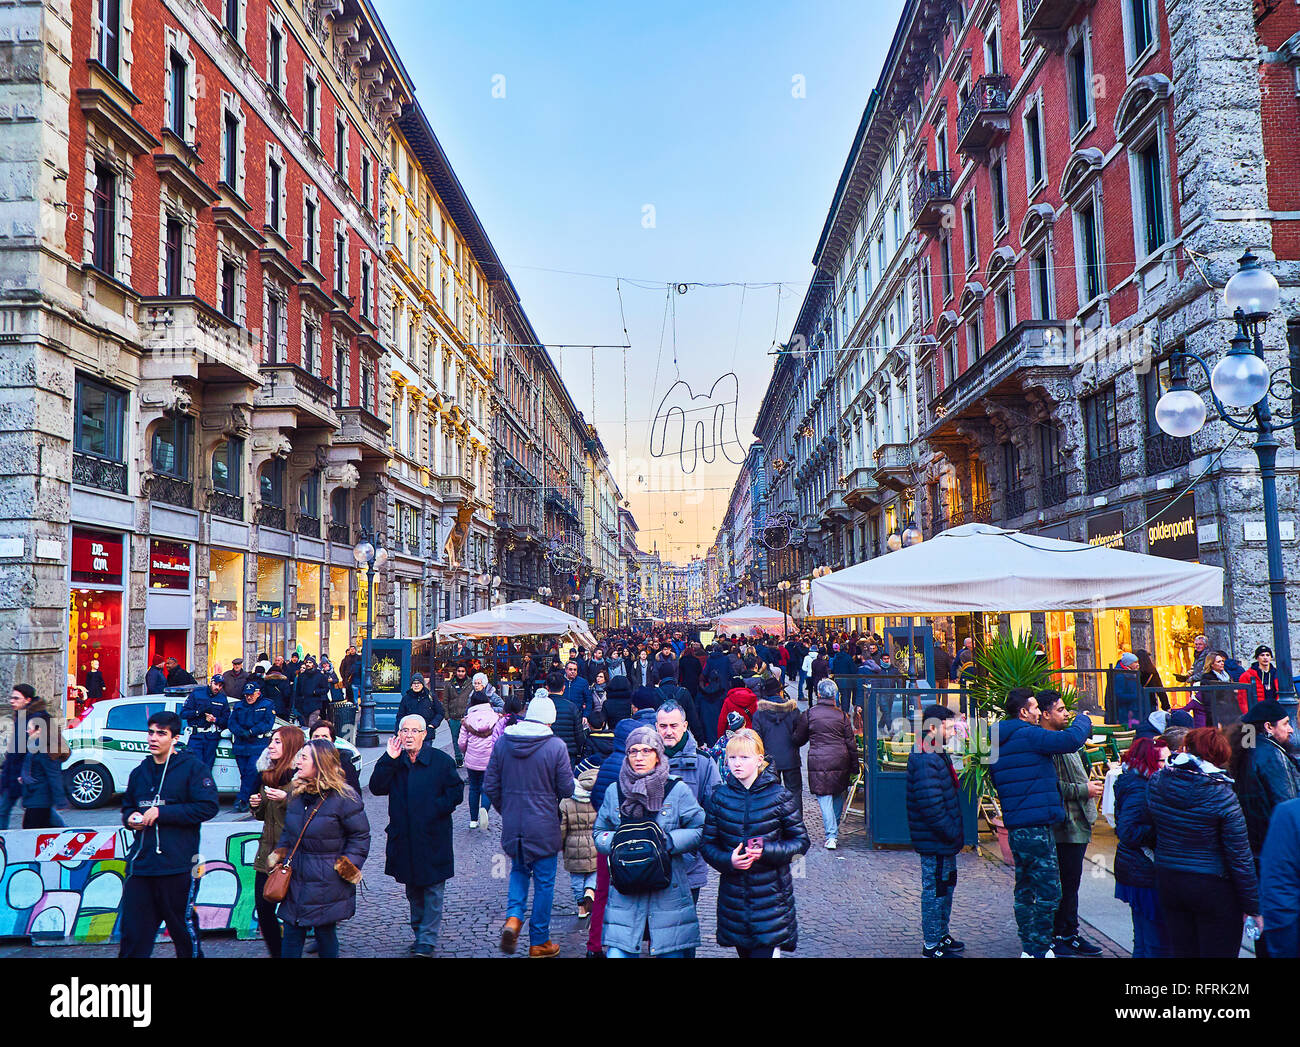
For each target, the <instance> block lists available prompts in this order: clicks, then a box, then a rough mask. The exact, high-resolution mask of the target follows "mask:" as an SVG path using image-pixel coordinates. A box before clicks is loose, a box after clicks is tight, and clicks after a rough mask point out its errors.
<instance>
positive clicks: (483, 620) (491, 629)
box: [437, 600, 596, 647]
mask: <svg viewBox="0 0 1300 1047" xmlns="http://www.w3.org/2000/svg"><path fill="white" fill-rule="evenodd" d="M483 636H570V637H572V638H573V639H574V640H576V641H577V642H578V643H579V644H581V645H583V646H585V647H595V646H596V637H595V636H593V635H592V633H591V629H590V628H589V627H588V625H587V623H586V622H584V621H583V620H582V619H581V618H577V617H575V616H574V615H571V614H569V613H567V612H566V611H561V610H560V609H559V608H557V607H551V606H550V605H548V604H544V603H539V602H538V601H536V600H511V601H510V602H509V603H503V604H498V605H497V606H496V607H491V608H489V609H487V610H486V611H476V612H474V613H473V614H467V615H464V616H462V617H460V618H450V619H448V620H447V621H445V622H443V623H442V624H441V625H439V626H438V630H437V637H438V639H439V640H447V639H453V638H459V637H470V638H478V637H483Z"/></svg>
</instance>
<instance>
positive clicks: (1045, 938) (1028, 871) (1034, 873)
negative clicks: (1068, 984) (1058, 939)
mask: <svg viewBox="0 0 1300 1047" xmlns="http://www.w3.org/2000/svg"><path fill="white" fill-rule="evenodd" d="M1007 843H1008V844H1009V845H1010V846H1011V855H1012V857H1013V858H1014V859H1015V862H1016V887H1015V893H1014V899H1015V901H1014V903H1013V905H1012V908H1013V909H1014V910H1015V914H1016V928H1017V929H1018V930H1019V932H1020V944H1021V948H1023V949H1024V951H1025V952H1027V953H1029V955H1030V956H1042V955H1044V954H1045V953H1046V952H1047V951H1048V950H1049V949H1051V947H1052V921H1053V920H1054V919H1055V918H1056V907H1057V906H1058V905H1059V904H1060V902H1061V872H1060V869H1059V868H1058V867H1057V864H1056V836H1055V835H1054V833H1053V832H1052V827H1051V826H1050V825H1025V826H1021V827H1020V828H1018V829H1010V830H1008V832H1007Z"/></svg>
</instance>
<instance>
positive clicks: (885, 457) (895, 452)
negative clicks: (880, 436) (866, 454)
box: [875, 443, 916, 491]
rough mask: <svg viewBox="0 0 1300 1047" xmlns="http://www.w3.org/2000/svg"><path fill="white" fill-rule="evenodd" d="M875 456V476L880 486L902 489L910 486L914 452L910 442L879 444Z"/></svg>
mask: <svg viewBox="0 0 1300 1047" xmlns="http://www.w3.org/2000/svg"><path fill="white" fill-rule="evenodd" d="M875 458H876V469H875V477H876V481H877V482H878V483H879V484H880V485H881V486H882V487H892V488H893V489H894V490H896V491H903V490H906V489H907V488H909V487H911V486H912V484H913V482H914V478H913V466H914V465H915V463H916V452H915V450H914V449H913V447H912V445H911V444H898V443H888V444H881V445H880V446H879V447H878V448H876V454H875Z"/></svg>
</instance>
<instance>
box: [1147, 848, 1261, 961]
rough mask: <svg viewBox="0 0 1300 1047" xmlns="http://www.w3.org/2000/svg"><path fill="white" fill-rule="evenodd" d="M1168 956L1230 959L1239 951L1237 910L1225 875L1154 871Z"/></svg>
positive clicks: (1239, 910) (1238, 914)
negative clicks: (1163, 915) (1167, 941)
mask: <svg viewBox="0 0 1300 1047" xmlns="http://www.w3.org/2000/svg"><path fill="white" fill-rule="evenodd" d="M1156 886H1157V887H1158V888H1159V890H1160V908H1161V909H1162V910H1163V911H1164V914H1165V929H1166V931H1167V932H1168V940H1169V954H1170V955H1171V956H1174V957H1177V958H1179V959H1182V958H1185V957H1194V958H1207V959H1208V958H1224V959H1234V958H1235V957H1236V956H1237V954H1238V953H1239V952H1240V951H1241V930H1242V925H1241V908H1240V906H1238V905H1237V892H1236V889H1235V888H1234V887H1233V884H1232V881H1231V880H1230V879H1228V877H1226V876H1211V875H1208V874H1206V873H1186V872H1166V871H1165V870H1163V869H1159V868H1157V869H1156Z"/></svg>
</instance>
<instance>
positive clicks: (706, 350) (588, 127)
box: [376, 0, 902, 560]
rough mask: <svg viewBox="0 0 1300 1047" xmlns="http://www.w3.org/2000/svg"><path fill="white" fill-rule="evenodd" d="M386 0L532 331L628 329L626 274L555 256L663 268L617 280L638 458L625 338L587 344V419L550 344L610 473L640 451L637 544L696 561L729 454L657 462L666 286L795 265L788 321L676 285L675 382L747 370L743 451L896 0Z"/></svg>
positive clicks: (729, 293)
mask: <svg viewBox="0 0 1300 1047" xmlns="http://www.w3.org/2000/svg"><path fill="white" fill-rule="evenodd" d="M376 3H377V6H378V10H379V13H380V16H381V17H382V18H383V19H384V23H385V25H386V27H387V29H388V32H389V36H390V37H391V38H392V39H393V41H394V42H395V44H396V45H397V47H398V49H399V52H400V54H401V56H402V60H403V62H404V63H405V65H406V68H407V70H408V72H409V73H410V75H411V76H412V77H413V78H414V80H415V83H416V88H417V97H418V98H419V100H420V103H421V105H422V106H423V107H424V110H425V112H426V113H427V114H428V117H429V120H430V123H431V124H432V125H433V128H434V130H435V132H436V133H437V135H438V138H439V140H440V141H441V142H442V145H443V148H444V149H445V150H446V152H447V154H448V156H449V157H450V159H451V162H452V164H453V166H454V167H455V169H456V173H457V175H458V176H459V178H460V180H461V183H462V184H463V185H464V186H465V188H466V191H467V192H468V193H469V196H470V199H471V200H472V202H473V204H474V207H475V210H476V211H477V212H478V215H479V217H480V219H481V220H482V222H483V224H484V226H485V227H486V229H487V231H488V235H489V236H490V237H491V239H492V242H493V244H494V245H495V247H496V249H497V253H498V254H499V255H500V257H501V259H502V261H503V262H504V263H505V266H506V268H507V270H508V271H509V272H510V275H511V277H512V279H513V280H514V283H515V286H516V288H517V289H518V291H519V294H520V297H521V298H522V300H523V304H524V308H525V309H526V310H527V312H528V315H529V318H530V319H531V320H532V322H533V326H534V327H535V328H536V330H537V332H538V334H539V336H540V337H541V338H542V340H543V341H546V342H549V343H559V342H565V343H583V344H585V343H592V342H597V343H621V342H622V341H623V337H622V335H623V331H622V322H621V320H620V316H619V300H618V297H617V295H616V292H615V283H614V281H613V280H603V279H592V278H588V277H579V276H570V275H562V274H559V273H554V272H545V271H543V270H548V269H550V270H573V271H579V272H583V273H597V274H618V275H621V276H624V277H627V278H631V279H633V280H636V281H638V282H640V283H649V284H657V285H658V286H652V287H645V286H631V285H628V284H624V285H623V305H624V307H625V310H626V316H627V327H628V332H629V335H630V341H631V345H632V349H631V350H630V351H629V352H628V353H627V358H628V368H627V370H628V377H627V410H626V417H627V434H628V438H627V441H626V444H627V449H626V450H627V457H626V458H624V417H625V413H624V405H623V401H624V396H623V389H624V381H623V356H624V354H623V353H622V352H621V351H619V350H617V349H598V350H595V356H596V373H595V410H594V413H593V411H592V404H593V397H592V364H591V360H592V351H590V350H578V349H568V350H565V351H563V352H562V353H561V352H560V351H557V350H551V353H552V357H553V358H554V359H555V360H556V361H557V363H562V367H563V374H564V378H565V380H566V383H567V385H568V386H569V390H570V392H571V394H572V396H573V399H574V402H575V403H576V404H577V405H578V407H579V409H580V410H582V411H583V412H585V413H586V415H587V417H588V418H593V419H594V421H595V422H596V425H597V427H598V429H599V430H600V433H601V438H602V440H603V441H604V444H605V446H606V448H607V449H608V451H609V452H610V457H611V460H612V461H613V462H614V464H615V471H616V475H617V476H618V477H619V479H620V482H623V481H624V477H623V476H622V475H621V474H622V472H623V469H622V466H621V463H622V462H624V461H626V460H631V461H632V462H633V463H635V462H636V461H637V460H640V461H641V462H642V463H643V464H640V465H637V464H633V465H632V467H631V469H632V471H631V475H630V476H628V477H627V478H626V482H625V487H624V490H625V494H626V496H627V497H628V498H629V499H630V501H631V503H632V511H633V513H634V514H636V517H637V520H638V523H639V524H640V525H641V528H642V535H641V546H642V548H646V549H648V548H650V546H651V545H652V544H653V543H655V542H656V541H657V542H658V543H659V548H660V551H661V553H665V554H666V555H668V556H670V557H671V558H673V559H676V560H685V559H687V558H689V557H690V556H692V555H697V554H699V555H702V554H703V553H705V552H706V551H707V549H708V546H709V543H710V542H711V541H712V538H713V534H714V532H715V530H716V528H717V525H718V524H719V523H720V522H721V519H722V515H723V513H724V512H725V510H726V500H727V496H728V493H729V491H730V487H731V484H732V482H733V481H734V478H735V475H736V472H737V467H736V466H735V465H733V464H731V463H730V462H728V461H727V460H726V458H725V457H723V456H721V455H719V456H718V460H717V461H716V462H715V463H713V465H711V466H710V465H706V464H701V465H700V466H699V467H698V468H697V469H696V471H695V472H694V473H693V474H692V475H690V476H686V475H684V474H683V472H682V470H681V468H680V466H679V465H678V464H677V459H676V458H675V457H674V458H672V459H650V458H649V455H648V452H649V441H648V432H649V420H650V418H651V417H652V415H653V414H654V412H655V407H656V406H657V405H658V402H659V400H660V399H661V398H662V397H663V396H664V395H665V393H666V392H667V390H668V388H669V386H671V384H672V382H673V379H674V376H675V375H674V364H673V352H672V326H673V324H672V313H671V312H669V314H668V316H669V320H668V325H667V327H668V329H667V332H666V334H665V335H664V339H663V352H662V356H661V355H660V332H661V330H662V329H663V326H664V318H665V299H666V297H667V296H666V294H665V290H664V286H663V285H664V283H665V282H667V281H674V282H677V281H703V282H710V283H712V282H737V281H747V282H754V283H768V282H775V281H785V282H786V284H785V287H784V289H783V290H782V291H781V292H780V293H779V297H780V303H779V304H780V316H779V319H778V316H777V307H778V289H777V288H776V287H764V288H758V287H751V288H748V289H746V290H744V291H743V303H742V289H741V288H740V287H719V288H702V287H701V288H692V289H691V290H690V291H688V292H687V293H686V294H685V295H680V296H679V295H675V294H674V295H673V296H672V299H673V301H674V304H675V311H676V332H677V340H676V341H677V361H678V368H679V370H680V376H681V378H683V379H685V380H686V381H687V382H688V383H690V384H691V386H692V389H693V391H694V392H695V393H703V392H707V390H708V388H709V387H710V386H711V385H712V383H713V382H714V380H715V379H717V378H718V377H719V376H720V375H722V374H723V373H724V372H726V371H727V370H728V369H731V368H733V367H734V369H735V370H736V371H737V372H738V374H739V378H740V382H739V389H740V412H739V415H740V424H739V427H738V428H739V430H740V439H741V441H742V442H743V443H744V445H746V446H747V445H748V443H749V441H750V439H751V430H752V427H753V421H754V415H755V412H756V411H757V408H758V405H759V402H760V401H761V399H762V396H763V391H764V389H765V388H766V385H767V379H768V377H769V375H770V374H771V369H772V357H771V356H770V355H768V353H769V351H770V349H771V346H772V341H773V338H774V337H775V338H777V339H778V340H785V339H786V338H787V337H788V336H789V333H790V324H791V322H792V321H793V319H794V315H795V313H796V312H797V310H798V308H799V305H800V303H801V302H802V299H803V294H804V290H805V288H806V287H807V281H808V279H809V276H810V274H811V269H812V267H811V263H810V259H811V257H812V252H813V249H814V247H815V246H816V243H817V238H818V236H819V234H820V232H821V228H822V225H823V223H824V221H825V218H826V212H827V209H828V208H829V206H830V202H831V197H832V195H833V193H834V191H835V185H836V182H837V180H838V178H839V175H840V171H841V170H842V168H843V165H844V161H845V158H846V156H847V154H848V149H849V146H850V145H851V143H852V139H853V134H854V131H855V130H856V128H857V125H858V121H859V120H860V118H861V115H862V110H863V107H864V105H865V104H866V99H867V96H868V95H869V94H870V92H871V89H872V88H873V87H874V86H875V84H876V80H877V78H878V76H879V72H880V66H881V63H882V62H883V60H884V56H885V52H886V50H887V48H888V46H889V41H890V39H891V37H892V35H893V32H894V27H895V24H896V22H897V19H898V15H899V11H900V9H901V6H902V3H901V0H866V2H862V0H858V2H856V3H853V2H847V0H813V2H809V3H804V4H789V3H776V2H768V0H756V2H750V3H733V2H726V3H712V4H699V3H685V2H677V0H670V2H664V3H656V4H653V5H651V4H643V5H633V4H595V3H576V2H545V3H540V2H534V3H524V2H496V3H487V4H483V3H476V4H457V5H453V4H445V3H432V4H431V3H429V2H428V0H376ZM498 76H500V77H503V78H504V81H500V80H498V81H496V82H497V83H500V84H502V85H503V87H504V94H505V97H504V98H499V97H494V96H493V83H494V77H498ZM796 76H801V77H802V78H803V92H804V97H795V96H794V95H795V92H794V90H793V88H794V86H795V83H794V80H793V78H794V77H796ZM646 205H650V206H652V207H653V208H654V212H653V220H654V224H653V228H646V227H645V225H644V221H645V219H644V218H643V216H644V214H645V211H644V208H645V207H646ZM742 305H743V308H742ZM656 372H657V378H656ZM729 450H730V457H732V458H739V457H740V456H741V454H742V453H743V452H742V451H740V450H738V449H735V448H731V449H729ZM638 477H643V478H644V479H643V480H638ZM674 512H676V513H677V514H678V515H677V516H675V517H674V516H673V515H672V514H673V513H674ZM697 546H698V548H697Z"/></svg>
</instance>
